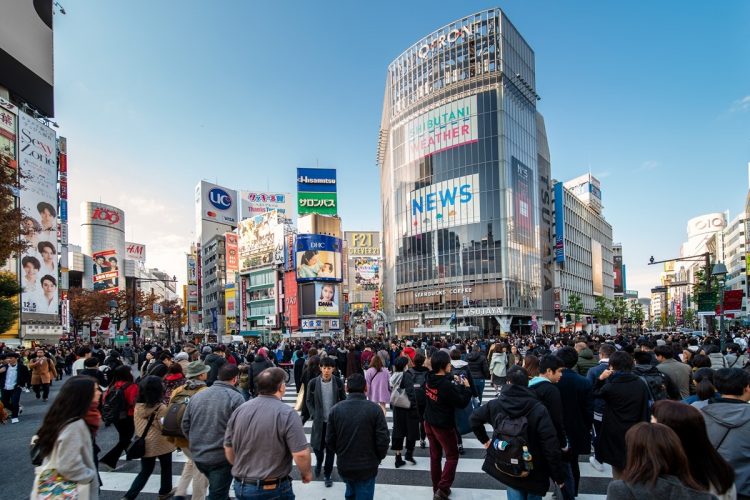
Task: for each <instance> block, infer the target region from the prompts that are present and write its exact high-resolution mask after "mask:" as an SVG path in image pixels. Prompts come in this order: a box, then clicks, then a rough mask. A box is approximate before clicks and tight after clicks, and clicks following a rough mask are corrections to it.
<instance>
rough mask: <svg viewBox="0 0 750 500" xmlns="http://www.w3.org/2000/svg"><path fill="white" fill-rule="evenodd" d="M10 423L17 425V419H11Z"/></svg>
mask: <svg viewBox="0 0 750 500" xmlns="http://www.w3.org/2000/svg"><path fill="white" fill-rule="evenodd" d="M10 423H11V424H17V423H18V419H17V418H11V419H10Z"/></svg>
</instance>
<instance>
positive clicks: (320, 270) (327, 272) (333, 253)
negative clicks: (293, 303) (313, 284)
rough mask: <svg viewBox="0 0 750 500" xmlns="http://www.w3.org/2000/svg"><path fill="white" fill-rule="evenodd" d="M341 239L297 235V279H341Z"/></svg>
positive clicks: (318, 235)
mask: <svg viewBox="0 0 750 500" xmlns="http://www.w3.org/2000/svg"><path fill="white" fill-rule="evenodd" d="M341 250H342V244H341V239H339V238H334V237H333V236H328V235H325V234H298V235H297V258H296V260H297V281H318V280H320V281H341V272H342V271H341Z"/></svg>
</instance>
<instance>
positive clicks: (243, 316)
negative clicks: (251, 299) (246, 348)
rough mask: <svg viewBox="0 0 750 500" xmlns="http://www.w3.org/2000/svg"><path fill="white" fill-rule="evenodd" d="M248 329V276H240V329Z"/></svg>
mask: <svg viewBox="0 0 750 500" xmlns="http://www.w3.org/2000/svg"><path fill="white" fill-rule="evenodd" d="M246 330H247V278H246V277H244V276H243V277H242V278H240V331H246Z"/></svg>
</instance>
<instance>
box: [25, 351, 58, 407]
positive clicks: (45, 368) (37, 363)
mask: <svg viewBox="0 0 750 500" xmlns="http://www.w3.org/2000/svg"><path fill="white" fill-rule="evenodd" d="M29 368H30V370H31V387H32V388H33V389H34V394H36V398H37V399H39V398H42V401H44V402H46V401H47V399H48V398H49V385H50V384H51V383H52V379H54V378H57V369H56V368H55V362H54V361H52V359H51V358H48V357H47V356H46V355H45V353H44V349H37V350H36V357H35V358H34V359H32V360H31V361H30V362H29Z"/></svg>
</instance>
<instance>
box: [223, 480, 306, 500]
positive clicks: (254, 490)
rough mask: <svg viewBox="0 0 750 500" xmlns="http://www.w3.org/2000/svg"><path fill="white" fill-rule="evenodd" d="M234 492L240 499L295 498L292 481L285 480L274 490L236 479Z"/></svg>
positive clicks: (268, 499)
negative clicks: (243, 482)
mask: <svg viewBox="0 0 750 500" xmlns="http://www.w3.org/2000/svg"><path fill="white" fill-rule="evenodd" d="M234 494H235V496H236V497H237V499H238V500H294V491H292V482H291V481H285V482H284V483H282V484H280V485H279V487H278V488H274V489H272V490H264V489H263V488H258V487H257V486H255V485H254V484H242V483H239V482H237V481H235V482H234Z"/></svg>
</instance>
